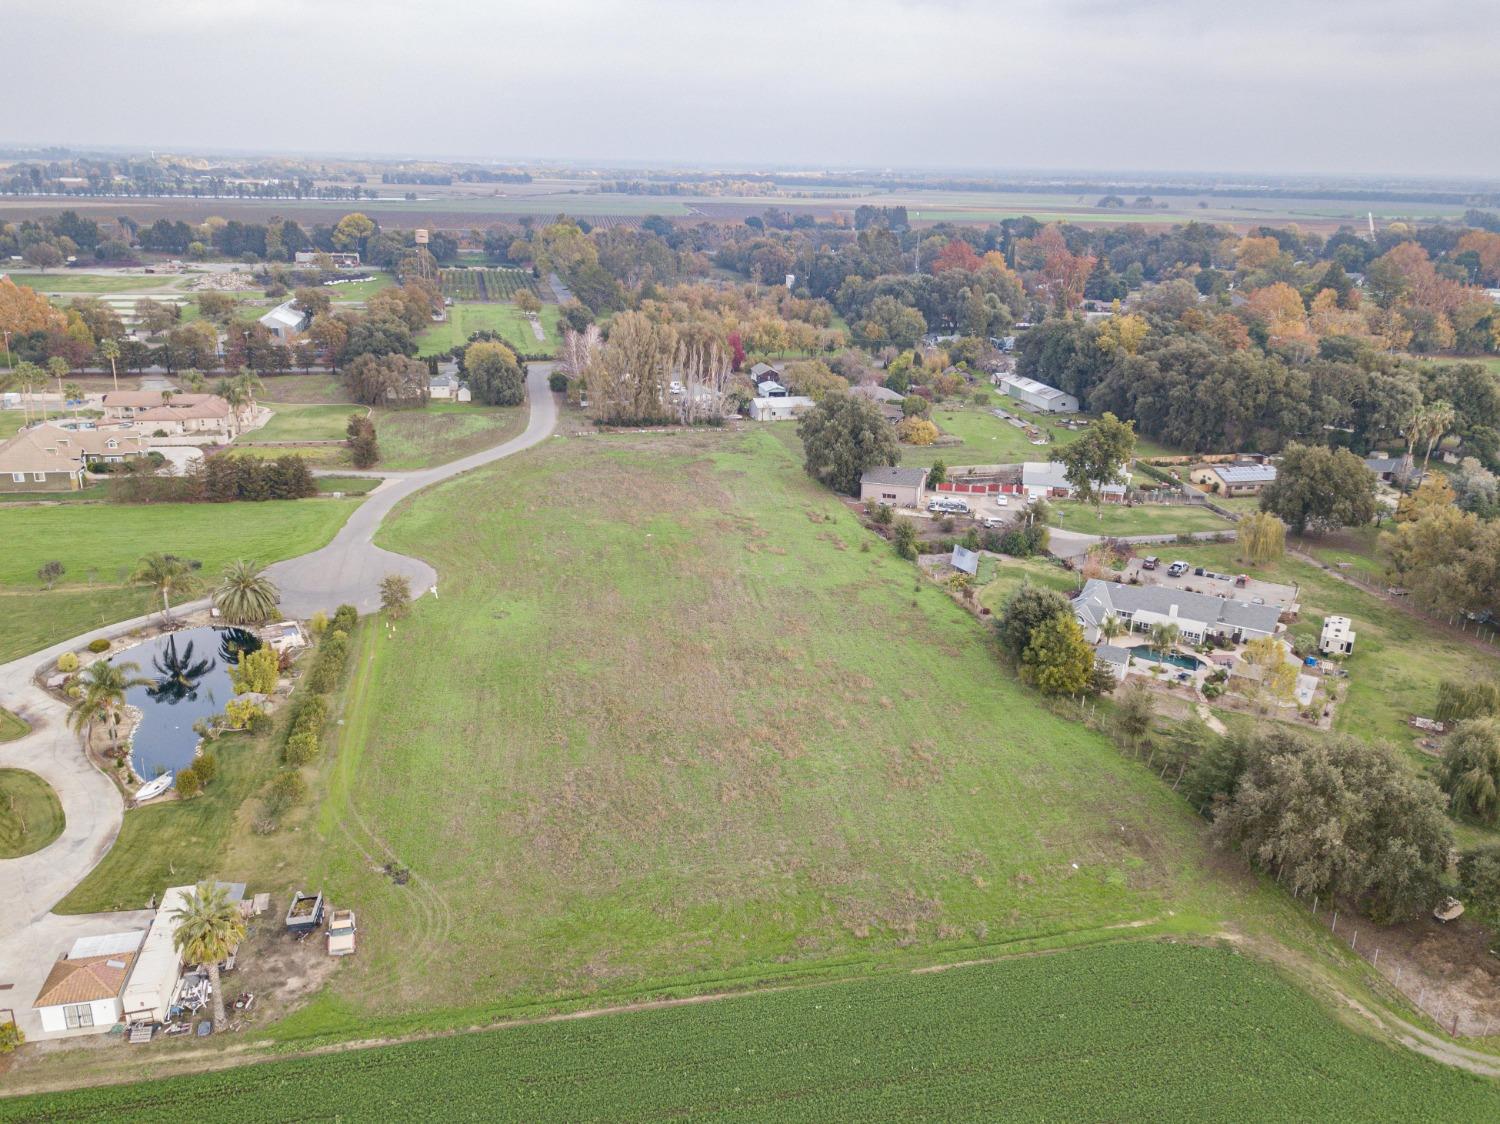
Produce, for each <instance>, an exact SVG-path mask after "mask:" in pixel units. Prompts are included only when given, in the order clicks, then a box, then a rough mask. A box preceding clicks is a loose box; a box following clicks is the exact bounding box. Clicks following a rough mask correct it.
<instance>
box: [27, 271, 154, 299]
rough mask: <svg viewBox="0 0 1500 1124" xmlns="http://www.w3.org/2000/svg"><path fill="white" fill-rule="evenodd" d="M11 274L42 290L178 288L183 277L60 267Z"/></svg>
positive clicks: (103, 290) (131, 291) (132, 290)
mask: <svg viewBox="0 0 1500 1124" xmlns="http://www.w3.org/2000/svg"><path fill="white" fill-rule="evenodd" d="M9 277H10V279H11V280H12V281H14V282H15V283H16V284H17V285H25V286H27V287H28V288H31V289H35V290H36V291H37V292H39V293H142V294H146V293H151V292H154V291H156V290H159V289H175V288H177V287H178V281H179V278H177V277H174V276H172V275H170V274H167V275H161V276H157V275H154V274H116V273H75V272H73V271H72V270H60V271H58V272H57V273H12V274H9Z"/></svg>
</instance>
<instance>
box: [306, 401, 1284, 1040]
mask: <svg viewBox="0 0 1500 1124" xmlns="http://www.w3.org/2000/svg"><path fill="white" fill-rule="evenodd" d="M379 541H380V542H381V544H382V545H384V546H386V547H388V548H390V549H393V550H400V551H404V552H408V553H415V554H418V555H420V556H422V557H424V558H427V559H428V560H429V561H431V562H432V563H433V564H434V565H435V566H436V567H437V568H438V570H439V572H440V573H441V574H442V575H443V596H442V598H441V599H440V600H439V599H432V598H423V599H422V600H421V601H419V602H417V603H416V605H415V606H414V611H413V615H412V617H411V618H410V619H409V620H407V621H404V622H402V623H401V624H400V625H399V626H398V628H397V630H396V632H397V635H395V636H394V637H392V636H389V635H387V634H386V633H384V632H383V631H382V630H380V629H370V630H368V631H367V633H366V634H365V636H364V637H363V639H362V641H361V648H360V650H359V653H358V656H357V662H356V666H358V667H360V668H361V669H362V670H363V674H362V675H361V677H360V678H359V679H358V681H357V682H356V685H355V687H354V698H353V701H352V703H351V705H350V708H349V710H348V712H347V713H346V720H347V725H346V726H345V727H344V728H343V730H342V734H341V737H342V748H341V749H340V750H339V751H338V753H337V757H336V766H335V767H334V768H335V771H334V773H333V775H332V779H331V791H330V795H329V797H328V799H327V801H326V802H325V804H324V806H323V810H322V813H321V815H320V817H319V820H318V827H319V832H320V838H319V841H318V842H317V844H316V845H314V846H311V847H309V854H308V857H307V859H306V861H307V863H308V864H309V865H308V866H307V868H306V870H305V872H304V874H303V878H304V880H306V881H308V882H310V883H315V884H318V885H322V886H325V887H327V889H328V891H329V893H331V894H333V895H334V896H335V897H336V898H337V899H339V900H347V901H353V902H358V903H359V908H360V909H361V911H362V912H361V916H362V918H365V920H364V921H362V926H368V930H367V931H368V936H367V937H365V938H364V939H363V943H362V945H361V950H360V956H359V957H358V960H357V962H356V963H353V964H351V965H349V967H348V970H341V971H340V973H339V975H338V977H337V979H336V980H335V982H334V983H333V984H332V985H331V987H330V989H329V990H328V991H326V992H325V993H324V994H322V995H321V996H319V997H318V998H317V999H315V1000H314V1001H313V1004H312V1006H311V1007H309V1008H308V1009H306V1010H304V1011H303V1012H300V1013H299V1014H297V1015H294V1016H293V1017H292V1020H291V1022H290V1024H288V1026H287V1027H286V1028H285V1029H284V1031H283V1032H282V1033H285V1034H295V1033H302V1032H306V1031H307V1030H308V1028H318V1029H319V1030H327V1031H328V1032H330V1033H338V1032H342V1033H355V1032H356V1030H355V1028H359V1027H363V1028H365V1029H366V1030H368V1029H369V1026H370V1025H371V1024H370V1023H369V1022H368V1020H371V1019H374V1020H377V1021H379V1022H382V1023H384V1022H385V1021H386V1020H389V1019H406V1020H408V1021H410V1020H417V1021H418V1023H419V1024H420V1025H427V1024H428V1023H430V1021H431V1020H433V1019H434V1018H437V1019H439V1020H440V1021H442V1020H448V1019H466V1018H471V1017H479V1016H478V1015H477V1014H475V1012H484V1011H494V1010H496V1009H497V1008H509V1007H513V1006H514V1005H516V1004H524V1003H528V1002H535V1001H548V1002H551V1001H582V1000H589V999H591V998H595V997H597V998H598V999H603V998H605V997H608V996H618V995H629V994H633V993H636V992H638V991H640V990H641V989H657V988H682V989H694V988H699V989H701V988H703V987H710V986H731V985H734V984H736V983H741V982H744V981H748V980H754V979H761V978H777V977H795V976H799V975H807V974H818V973H832V974H846V973H848V972H851V971H856V972H857V971H861V970H863V968H862V967H861V966H862V965H868V964H871V963H879V962H884V961H886V960H889V959H891V958H897V959H899V958H902V957H909V956H913V955H915V956H925V955H929V954H931V953H932V952H933V951H934V950H960V951H962V950H970V949H976V948H987V947H992V946H996V945H1002V946H1003V945H1006V944H1007V943H1008V942H1016V941H1043V942H1049V943H1063V944H1065V943H1069V942H1072V941H1077V940H1086V939H1089V938H1088V936H1087V934H1089V933H1094V932H1097V931H1098V930H1099V928H1100V927H1102V926H1108V925H1114V924H1122V923H1127V922H1138V921H1145V922H1147V924H1148V926H1156V925H1164V926H1167V927H1168V928H1171V929H1174V930H1189V931H1196V930H1200V929H1202V928H1204V927H1206V926H1209V925H1211V924H1217V923H1218V922H1217V921H1216V920H1215V921H1210V920H1209V919H1210V918H1214V919H1217V918H1222V917H1223V916H1225V915H1226V913H1227V914H1236V913H1239V912H1240V911H1241V910H1242V908H1243V907H1244V903H1245V902H1246V901H1247V900H1251V899H1253V900H1254V901H1256V902H1265V903H1267V905H1266V908H1269V909H1270V910H1271V912H1273V913H1274V912H1275V911H1276V910H1277V909H1279V908H1280V906H1279V905H1278V904H1277V903H1276V902H1275V901H1273V900H1272V899H1269V898H1266V897H1265V896H1264V895H1263V893H1262V891H1261V890H1260V889H1259V888H1257V887H1256V886H1255V884H1253V883H1251V882H1249V881H1243V880H1238V879H1230V880H1229V881H1223V880H1220V879H1217V878H1216V877H1215V876H1213V875H1212V874H1211V873H1210V867H1211V866H1212V865H1213V863H1212V860H1211V859H1210V858H1209V852H1208V849H1207V846H1206V843H1205V842H1204V838H1203V828H1202V825H1201V823H1200V822H1199V821H1197V820H1195V819H1194V818H1193V817H1192V816H1191V815H1190V814H1189V812H1188V810H1187V809H1186V808H1184V807H1182V806H1181V805H1179V804H1178V803H1176V802H1175V800H1174V798H1173V797H1172V795H1171V793H1170V792H1169V791H1167V790H1166V788H1165V787H1164V786H1161V785H1159V784H1158V783H1157V782H1155V781H1154V779H1153V778H1150V777H1147V776H1145V775H1144V774H1143V773H1142V772H1139V771H1137V769H1136V768H1135V767H1134V766H1132V765H1130V764H1129V763H1128V762H1125V761H1123V760H1122V759H1121V758H1120V757H1119V756H1118V755H1117V754H1116V753H1115V751H1114V750H1113V749H1112V748H1111V747H1110V746H1109V745H1108V744H1107V743H1106V741H1105V740H1104V739H1103V738H1101V737H1099V736H1098V735H1096V734H1093V733H1090V732H1089V731H1087V730H1086V729H1084V728H1083V727H1081V726H1079V725H1077V724H1074V723H1072V722H1069V721H1065V720H1064V719H1062V718H1060V717H1054V716H1052V715H1051V714H1049V713H1048V712H1046V711H1045V710H1043V709H1041V708H1040V707H1038V706H1037V705H1036V704H1035V701H1034V697H1033V696H1030V695H1029V694H1027V693H1026V692H1025V691H1024V690H1023V689H1022V688H1020V687H1019V686H1018V685H1017V684H1016V683H1015V682H1014V681H1013V680H1011V679H1010V678H1009V677H1008V676H1006V675H1005V674H1003V673H1002V672H1001V670H1000V669H999V668H998V666H997V665H996V663H995V661H994V657H993V655H992V654H991V651H990V649H989V647H988V646H987V645H986V643H985V642H984V635H983V632H982V630H981V629H980V627H979V626H978V625H976V624H975V622H974V621H973V620H972V618H970V617H968V616H967V615H966V614H964V613H963V612H962V611H961V610H959V609H958V608H957V607H956V606H955V605H954V604H953V603H952V602H951V601H950V600H949V599H948V598H947V597H946V596H944V595H943V594H942V593H940V592H939V591H937V590H934V589H931V588H929V587H926V586H923V585H921V583H915V585H916V588H915V589H914V576H913V572H912V570H911V568H910V567H909V565H907V564H904V563H902V562H900V561H899V560H898V559H896V558H895V557H894V555H892V554H891V552H890V551H889V550H888V549H884V548H882V547H879V546H876V547H874V548H873V549H870V550H865V549H862V548H863V547H864V545H865V544H867V543H869V542H870V541H871V540H870V537H869V536H868V535H867V533H866V532H864V531H863V530H862V529H861V528H860V527H859V526H858V525H857V523H855V521H854V520H853V519H852V517H851V516H849V515H848V513H847V512H846V510H845V509H844V508H843V506H842V505H841V504H840V503H839V502H838V501H837V499H836V498H835V497H832V496H830V495H829V494H827V493H826V492H824V491H822V490H820V489H818V488H816V487H814V486H813V485H812V484H811V483H810V482H809V481H807V479H806V478H805V477H804V476H803V475H802V473H801V471H800V466H799V461H798V458H797V456H796V454H795V452H794V451H793V450H792V449H791V448H790V446H789V445H788V444H787V443H786V442H785V441H783V440H781V439H779V438H778V437H777V436H776V435H774V434H771V433H767V432H765V431H763V430H758V431H754V432H752V433H749V434H746V435H743V436H734V437H730V436H727V435H724V434H718V433H714V434H699V435H691V436H683V435H677V436H671V437H665V438H663V437H661V436H648V437H641V438H631V437H624V436H621V437H612V438H599V439H584V440H569V441H554V442H549V443H548V444H547V445H545V446H543V447H542V448H541V449H539V450H535V451H533V452H530V453H527V454H524V455H522V456H520V457H517V458H514V459H511V460H507V461H506V462H505V464H504V465H503V466H497V467H495V468H492V469H486V470H482V471H479V472H476V473H472V474H469V475H467V476H464V477H462V478H459V479H458V480H455V481H452V482H449V483H447V484H444V485H441V486H439V487H438V488H436V489H433V490H431V491H428V492H426V493H423V494H422V495H421V496H418V497H415V498H414V499H413V500H412V501H410V502H409V504H408V505H407V506H406V507H404V508H403V509H402V510H401V511H400V512H399V513H398V516H397V518H396V519H395V520H394V522H393V523H388V525H387V529H386V530H384V531H383V532H382V533H381V535H380V538H379ZM414 651H416V652H422V653H424V657H423V658H422V659H419V660H413V659H411V658H410V653H412V652H414ZM501 730H503V731H504V735H503V736H502V737H496V736H495V735H494V732H495V731H501ZM1043 747H1045V748H1043ZM1106 794H1107V795H1106ZM371 854H375V855H378V856H380V857H381V859H382V860H384V859H386V858H389V859H390V861H394V862H397V863H399V864H400V865H403V866H409V867H410V868H411V869H412V871H413V872H414V879H415V881H414V886H415V887H417V888H416V889H409V888H402V887H397V886H393V885H392V884H391V882H390V881H389V879H387V878H385V877H384V876H383V875H381V874H379V873H376V872H373V871H372V869H371V867H372V862H371V859H370V855H371ZM1074 863H1076V864H1077V866H1076V867H1075V866H1074V865H1073V864H1074ZM479 887H482V888H483V889H482V892H476V888H479ZM1253 908H1254V910H1255V911H1256V912H1257V913H1259V911H1260V910H1261V908H1262V907H1261V906H1259V905H1257V906H1255V907H1253ZM1169 915H1170V916H1169ZM414 950H416V951H415V954H414ZM455 978H462V979H464V980H465V987H464V989H463V991H462V994H457V993H455V992H454V991H453V989H452V988H451V987H449V986H448V984H447V982H446V981H449V980H452V979H455ZM376 980H379V981H381V983H380V986H379V987H378V988H377V987H376V986H375V981H376ZM465 1008H468V1009H469V1011H468V1012H466V1011H465V1010H464V1009H465ZM437 1012H446V1013H445V1014H441V1015H439V1014H438V1013H437Z"/></svg>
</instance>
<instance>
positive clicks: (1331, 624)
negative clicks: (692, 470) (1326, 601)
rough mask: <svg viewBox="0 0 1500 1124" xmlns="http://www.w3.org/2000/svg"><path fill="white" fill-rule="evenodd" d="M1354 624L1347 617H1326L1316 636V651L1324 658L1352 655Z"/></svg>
mask: <svg viewBox="0 0 1500 1124" xmlns="http://www.w3.org/2000/svg"><path fill="white" fill-rule="evenodd" d="M1354 637H1355V632H1354V622H1353V621H1351V620H1350V619H1349V618H1348V617H1326V618H1324V620H1323V631H1322V633H1321V634H1320V635H1319V636H1318V651H1320V652H1322V653H1323V654H1324V655H1325V656H1348V655H1352V654H1353V653H1354Z"/></svg>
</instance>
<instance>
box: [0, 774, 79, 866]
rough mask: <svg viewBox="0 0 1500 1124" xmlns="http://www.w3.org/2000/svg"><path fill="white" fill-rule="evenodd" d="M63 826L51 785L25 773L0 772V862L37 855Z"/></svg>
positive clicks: (59, 832)
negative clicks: (35, 853) (0, 860)
mask: <svg viewBox="0 0 1500 1124" xmlns="http://www.w3.org/2000/svg"><path fill="white" fill-rule="evenodd" d="M63 826H64V820H63V810H62V804H60V803H59V802H58V799H57V793H55V792H53V791H52V786H51V785H49V784H48V783H47V782H46V781H44V780H42V778H41V777H39V776H37V775H36V774H35V773H31V772H27V771H26V770H25V769H0V859H16V858H20V857H21V856H22V855H29V854H32V853H33V852H35V851H40V850H41V849H42V848H43V847H45V846H46V845H47V844H48V843H51V842H52V841H53V840H54V839H56V838H57V837H58V836H59V835H61V834H62V830H63Z"/></svg>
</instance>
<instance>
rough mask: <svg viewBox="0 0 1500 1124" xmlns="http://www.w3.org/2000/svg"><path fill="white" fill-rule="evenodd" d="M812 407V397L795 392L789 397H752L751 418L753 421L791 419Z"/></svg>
mask: <svg viewBox="0 0 1500 1124" xmlns="http://www.w3.org/2000/svg"><path fill="white" fill-rule="evenodd" d="M812 408H813V400H812V399H811V398H803V397H802V396H800V395H795V394H794V395H790V396H788V397H777V398H752V399H750V418H751V420H752V421H789V420H791V419H792V418H797V417H801V416H802V415H803V414H804V413H806V412H807V411H808V410H811V409H812Z"/></svg>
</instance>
